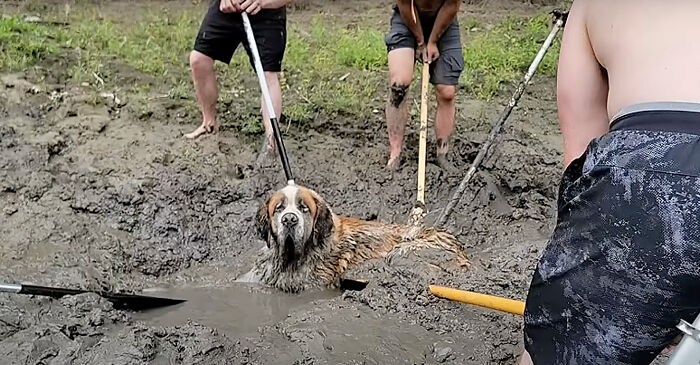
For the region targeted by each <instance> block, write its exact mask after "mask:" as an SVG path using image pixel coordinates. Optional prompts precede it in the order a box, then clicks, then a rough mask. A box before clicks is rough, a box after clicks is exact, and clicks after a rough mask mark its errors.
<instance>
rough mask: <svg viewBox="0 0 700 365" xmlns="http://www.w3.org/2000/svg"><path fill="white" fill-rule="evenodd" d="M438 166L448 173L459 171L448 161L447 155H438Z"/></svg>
mask: <svg viewBox="0 0 700 365" xmlns="http://www.w3.org/2000/svg"><path fill="white" fill-rule="evenodd" d="M437 164H438V166H440V168H441V169H443V170H445V172H447V173H451V174H452V173H456V172H457V169H456V168H455V167H454V166H453V165H452V163H450V161H448V160H447V155H446V154H445V155H443V154H438V155H437Z"/></svg>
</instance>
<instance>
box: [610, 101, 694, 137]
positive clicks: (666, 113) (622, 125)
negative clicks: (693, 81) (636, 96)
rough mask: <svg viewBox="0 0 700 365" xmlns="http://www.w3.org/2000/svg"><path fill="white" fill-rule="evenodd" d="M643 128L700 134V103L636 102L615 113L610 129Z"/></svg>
mask: <svg viewBox="0 0 700 365" xmlns="http://www.w3.org/2000/svg"><path fill="white" fill-rule="evenodd" d="M624 130H643V131H657V132H672V133H687V134H695V135H700V103H683V102H654V103H641V104H634V105H630V106H628V107H626V108H624V109H623V110H622V111H621V112H620V113H618V114H617V115H615V117H614V118H613V119H612V122H611V123H610V131H611V132H615V131H624Z"/></svg>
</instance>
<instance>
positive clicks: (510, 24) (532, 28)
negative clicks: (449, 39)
mask: <svg viewBox="0 0 700 365" xmlns="http://www.w3.org/2000/svg"><path fill="white" fill-rule="evenodd" d="M550 30H551V17H550V16H549V15H548V14H542V15H539V16H537V17H535V18H523V17H517V18H516V17H511V18H508V19H506V20H505V21H504V22H502V23H501V24H499V25H497V26H496V27H494V28H492V29H491V30H489V31H488V32H485V33H483V34H480V35H477V36H476V37H475V38H474V39H473V40H472V41H471V42H470V43H469V44H466V45H464V59H465V70H464V74H463V75H462V80H461V82H462V84H463V85H464V86H466V87H467V88H468V89H469V90H471V91H472V92H473V93H474V94H475V95H476V96H477V97H479V98H482V99H490V98H492V97H493V96H495V95H497V94H498V93H499V91H500V90H501V87H502V85H503V84H505V83H512V82H515V81H517V80H518V79H519V78H520V77H521V76H522V75H523V74H524V73H525V71H526V70H527V68H528V67H529V66H530V64H531V63H532V60H533V59H534V58H535V56H536V55H537V52H538V51H539V49H540V47H541V46H542V43H543V42H544V40H545V38H546V37H547V35H548V34H549V32H550ZM558 58H559V42H558V41H556V43H555V44H554V45H553V46H552V48H551V49H550V50H549V52H548V53H547V55H546V56H545V58H544V59H543V60H542V63H541V64H540V66H539V69H538V73H541V74H544V75H553V74H554V73H555V72H556V65H557V60H558Z"/></svg>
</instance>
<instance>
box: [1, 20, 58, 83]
mask: <svg viewBox="0 0 700 365" xmlns="http://www.w3.org/2000/svg"><path fill="white" fill-rule="evenodd" d="M61 39H63V33H62V32H60V31H56V30H53V29H50V28H48V27H44V26H41V25H37V24H34V23H28V22H24V21H22V20H20V19H18V18H16V17H12V18H0V70H19V69H23V68H26V67H27V66H29V65H32V64H34V63H35V62H36V61H37V60H39V59H42V58H44V57H46V56H48V55H49V54H53V53H56V52H57V51H58V49H59V47H58V43H59V42H60V40H61Z"/></svg>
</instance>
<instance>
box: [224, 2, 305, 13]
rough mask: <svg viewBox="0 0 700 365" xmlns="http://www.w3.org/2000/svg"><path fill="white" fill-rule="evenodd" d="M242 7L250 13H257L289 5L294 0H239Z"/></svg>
mask: <svg viewBox="0 0 700 365" xmlns="http://www.w3.org/2000/svg"><path fill="white" fill-rule="evenodd" d="M234 1H235V0H234ZM238 1H240V2H241V5H240V8H241V10H243V11H245V12H246V13H248V14H251V15H255V14H257V13H258V12H260V10H263V9H279V8H281V7H283V6H286V5H289V3H291V2H292V0H238Z"/></svg>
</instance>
